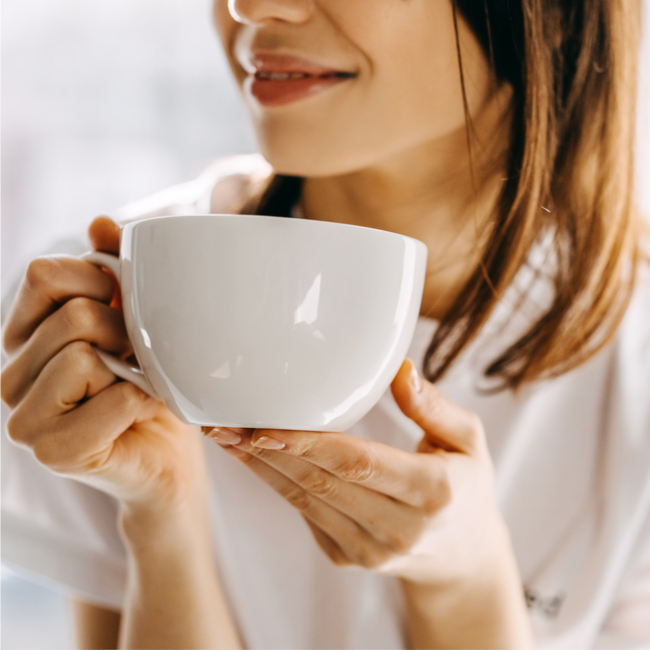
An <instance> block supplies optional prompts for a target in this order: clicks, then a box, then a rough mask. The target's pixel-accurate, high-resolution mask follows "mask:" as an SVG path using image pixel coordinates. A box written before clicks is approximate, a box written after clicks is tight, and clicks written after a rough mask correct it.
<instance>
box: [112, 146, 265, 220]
mask: <svg viewBox="0 0 650 650" xmlns="http://www.w3.org/2000/svg"><path fill="white" fill-rule="evenodd" d="M272 172H273V170H272V168H271V166H270V165H269V164H268V163H267V162H266V160H264V158H263V157H262V156H261V155H260V154H247V155H241V156H229V157H227V158H220V159H218V160H216V161H214V162H213V163H211V164H210V165H209V166H208V167H207V168H206V169H205V170H204V171H203V172H202V173H201V174H200V175H199V176H197V177H196V178H195V179H193V180H190V181H186V182H185V183H180V184H178V185H174V186H172V187H169V188H167V189H165V190H162V191H161V192H157V193H156V194H153V195H152V196H149V197H147V198H145V199H141V200H139V201H135V202H133V203H129V204H128V205H125V206H124V207H122V208H120V209H119V210H117V211H116V212H114V213H113V215H112V216H113V217H114V218H115V219H116V220H117V221H118V222H120V223H128V222H129V221H136V220H139V219H147V218H150V217H162V216H167V215H173V214H178V215H180V214H207V213H237V212H239V211H240V210H241V209H242V207H243V206H244V205H245V204H246V203H247V202H248V201H249V200H250V199H251V198H253V197H254V196H255V195H256V194H258V193H259V192H260V191H262V190H263V189H264V187H265V185H266V183H267V182H268V180H269V178H270V177H271V174H272Z"/></svg>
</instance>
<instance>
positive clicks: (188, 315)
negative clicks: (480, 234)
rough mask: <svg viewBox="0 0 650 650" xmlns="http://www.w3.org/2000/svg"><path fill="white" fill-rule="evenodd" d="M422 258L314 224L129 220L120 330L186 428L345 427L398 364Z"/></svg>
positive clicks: (350, 230) (367, 233) (408, 244)
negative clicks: (124, 328) (123, 325)
mask: <svg viewBox="0 0 650 650" xmlns="http://www.w3.org/2000/svg"><path fill="white" fill-rule="evenodd" d="M426 256H427V252H426V246H425V245H424V244H423V243H422V242H419V241H417V240H414V239H411V238H409V237H404V236H402V235H397V234H394V233H389V232H385V231H381V230H374V229H369V228H360V227H357V226H349V225H343V224H336V223H327V222H319V221H309V220H299V219H289V218H282V217H265V216H247V215H190V216H174V217H158V218H153V219H147V220H144V221H139V222H134V223H131V224H128V225H126V226H125V227H124V229H123V231H122V241H121V251H120V284H121V287H122V294H123V296H122V298H123V305H124V316H125V321H126V326H127V331H128V334H129V337H130V339H131V342H132V344H133V347H134V350H135V355H136V357H137V359H138V362H139V364H140V366H141V368H142V370H143V371H144V374H145V376H146V378H147V379H148V380H149V382H150V383H151V385H152V386H153V387H154V389H155V391H156V392H157V394H158V395H159V396H160V398H161V399H162V400H163V401H164V402H165V403H166V404H167V405H168V406H169V407H170V408H171V409H172V411H174V413H175V414H176V415H177V416H179V417H180V418H181V419H183V420H185V421H186V422H189V423H193V424H199V425H212V426H217V425H220V426H233V427H255V428H279V429H301V430H312V431H344V430H346V429H347V428H349V427H350V426H351V425H352V424H354V423H355V422H357V421H358V420H359V419H360V418H361V417H363V415H365V414H366V413H367V412H368V411H369V410H370V409H371V408H372V406H373V405H374V404H375V403H376V402H377V401H378V399H379V398H380V397H381V395H382V394H383V392H384V391H385V390H386V388H387V387H388V385H389V384H390V382H391V380H392V379H393V377H394V375H395V373H396V372H397V370H398V369H399V366H400V364H401V362H402V360H403V359H404V356H405V354H406V351H407V350H408V346H409V344H410V341H411V338H412V336H413V331H414V329H415V324H416V321H417V318H418V315H419V310H420V302H421V297H422V290H423V286H424V276H425V269H426Z"/></svg>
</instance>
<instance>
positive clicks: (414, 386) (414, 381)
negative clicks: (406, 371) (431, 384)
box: [409, 361, 422, 393]
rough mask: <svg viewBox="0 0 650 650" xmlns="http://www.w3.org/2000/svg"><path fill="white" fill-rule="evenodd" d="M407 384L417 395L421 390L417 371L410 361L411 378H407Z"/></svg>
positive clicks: (420, 381)
mask: <svg viewBox="0 0 650 650" xmlns="http://www.w3.org/2000/svg"><path fill="white" fill-rule="evenodd" d="M409 383H410V384H411V388H412V389H413V390H414V391H415V392H416V393H419V392H420V391H421V390H422V380H421V379H420V375H419V374H418V371H417V369H416V368H415V364H414V363H413V362H412V361H411V376H410V377H409Z"/></svg>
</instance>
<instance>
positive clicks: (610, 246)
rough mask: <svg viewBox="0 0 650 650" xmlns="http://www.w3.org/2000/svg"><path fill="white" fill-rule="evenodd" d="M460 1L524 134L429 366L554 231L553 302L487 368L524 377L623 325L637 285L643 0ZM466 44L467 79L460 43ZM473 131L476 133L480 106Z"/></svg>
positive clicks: (580, 356) (591, 348)
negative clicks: (482, 246) (487, 230)
mask: <svg viewBox="0 0 650 650" xmlns="http://www.w3.org/2000/svg"><path fill="white" fill-rule="evenodd" d="M452 4H453V8H454V18H455V26H456V28H457V24H456V20H457V18H458V16H457V13H459V14H460V16H462V17H463V18H464V19H465V20H466V21H467V23H468V24H469V25H470V27H471V29H472V30H473V32H474V33H475V35H476V37H477V38H478V40H479V41H480V42H481V44H482V45H483V47H484V49H485V51H486V53H487V56H488V57H489V60H490V61H491V64H492V68H493V71H494V74H495V77H496V79H497V80H499V81H507V82H508V83H509V84H510V85H511V86H512V88H513V90H514V93H513V106H512V121H511V129H512V130H511V139H510V143H511V145H510V149H509V154H508V159H507V171H506V175H507V178H506V180H505V182H504V185H503V189H502V191H501V194H500V196H499V198H498V200H497V204H496V208H495V210H494V216H493V219H492V222H491V234H490V236H489V238H488V241H487V244H486V246H485V249H484V251H483V255H482V259H481V261H480V263H479V264H478V265H477V268H476V269H475V271H474V272H473V274H472V275H471V277H470V278H469V280H468V281H467V283H466V284H465V286H464V288H463V290H462V291H461V292H460V293H459V295H458V298H457V299H456V301H455V302H454V304H453V305H452V307H451V308H450V310H449V311H448V313H447V314H446V315H445V316H444V318H443V319H442V320H441V322H440V324H439V327H438V328H437V330H436V332H435V335H434V337H433V340H432V341H431V344H430V346H429V348H428V350H427V353H426V356H425V360H424V370H425V375H426V376H427V378H428V379H429V380H431V381H436V380H438V379H439V378H440V377H442V375H443V374H444V373H445V372H446V371H447V370H448V368H449V367H450V366H451V364H452V363H453V361H454V360H455V359H456V358H457V357H458V355H459V354H460V352H461V351H462V350H463V349H465V348H466V346H467V345H468V344H469V343H470V342H471V341H472V340H473V339H474V338H475V337H476V335H477V334H478V332H479V331H480V329H481V328H482V327H483V325H484V324H485V323H486V321H487V320H488V318H489V316H490V315H491V314H492V312H493V310H494V307H495V306H496V304H497V303H498V301H499V300H500V299H501V297H502V296H503V294H504V292H505V290H506V289H507V288H508V287H510V286H511V285H512V284H513V280H514V278H515V275H516V274H517V272H518V271H520V269H522V268H523V267H524V266H525V265H526V263H527V262H528V259H529V256H530V253H531V250H532V248H533V246H534V244H535V243H536V242H539V240H540V237H541V236H542V235H543V233H546V232H548V233H551V234H552V236H553V243H554V245H553V249H554V268H553V271H552V276H551V278H550V279H551V281H552V285H553V296H552V298H551V301H550V304H549V305H547V307H546V308H545V309H544V310H543V313H541V314H540V315H539V316H538V317H537V319H536V320H535V321H534V322H532V323H531V325H530V327H529V329H528V330H527V331H526V332H525V333H524V334H523V335H521V336H520V337H519V339H518V340H517V341H516V342H515V343H514V344H512V345H511V346H510V347H509V348H508V349H507V350H505V352H503V353H502V354H501V355H500V356H499V357H498V358H497V359H496V360H494V361H493V362H492V363H490V365H489V366H488V368H487V369H486V371H485V372H486V376H488V377H490V378H494V379H497V380H499V381H500V384H501V385H503V386H508V387H511V388H516V387H518V386H520V385H521V384H522V383H524V382H528V381H532V380H535V379H540V378H546V377H552V376H557V375H559V374H561V373H563V372H566V371H567V370H569V369H571V368H574V367H576V366H577V365H579V364H581V363H582V362H584V361H585V360H587V359H588V358H589V357H591V356H592V355H593V354H594V353H595V352H597V351H598V350H599V349H601V348H602V347H603V346H604V345H605V344H606V343H607V342H608V341H610V340H611V338H612V337H613V336H614V334H615V332H616V329H617V327H618V325H619V323H620V321H621V318H622V316H623V314H624V312H625V309H626V307H627V304H628V302H629V299H630V296H631V292H632V289H633V285H634V279H635V269H636V265H637V261H638V259H639V246H640V228H641V220H640V217H639V216H638V214H637V213H636V211H635V208H634V201H633V178H634V136H635V133H634V131H635V129H634V126H635V111H636V84H637V63H638V43H639V38H640V34H639V25H640V17H641V1H640V0H573V1H572V2H566V0H452ZM456 34H457V39H458V31H457V32H456ZM458 58H459V66H460V73H461V75H460V76H461V83H462V80H463V75H462V57H461V50H460V46H459V48H458ZM463 93H464V86H463ZM466 115H467V113H466ZM467 133H468V146H469V147H471V121H470V118H469V115H467ZM470 154H471V150H470ZM287 182H288V183H289V184H288V185H287ZM287 190H288V191H287ZM299 191H300V183H299V179H295V178H293V179H291V178H287V177H281V176H276V177H275V178H274V180H273V181H272V182H271V184H270V185H269V188H268V190H267V192H266V193H265V195H264V197H262V200H261V201H260V203H259V205H258V206H257V212H258V213H265V208H266V207H268V208H273V209H275V210H278V206H275V205H271V204H269V201H271V202H273V201H275V202H276V203H277V202H278V197H279V204H281V212H282V211H284V212H285V213H286V210H285V208H286V206H284V203H287V204H288V203H290V202H291V199H290V197H291V196H292V195H293V196H294V197H297V194H298V193H299ZM281 212H276V214H279V213H281ZM266 213H268V212H266Z"/></svg>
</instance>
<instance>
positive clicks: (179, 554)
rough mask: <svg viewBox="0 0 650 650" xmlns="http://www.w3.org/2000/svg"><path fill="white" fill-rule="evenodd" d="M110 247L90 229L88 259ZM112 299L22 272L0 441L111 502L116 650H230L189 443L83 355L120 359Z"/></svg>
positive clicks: (159, 407)
mask: <svg viewBox="0 0 650 650" xmlns="http://www.w3.org/2000/svg"><path fill="white" fill-rule="evenodd" d="M119 237H120V232H119V228H118V226H117V225H116V224H115V223H113V222H112V221H111V220H110V219H107V218H99V219H96V220H95V221H94V222H93V223H92V225H91V227H90V238H91V240H92V242H93V245H94V248H95V249H99V250H103V251H106V252H109V253H114V254H117V252H118V249H119ZM115 293H116V291H115V283H114V281H113V280H112V279H111V278H110V277H109V275H107V274H106V273H104V272H103V271H101V270H100V269H98V268H97V267H96V266H94V265H93V264H90V263H89V262H86V261H83V260H79V259H76V258H74V257H44V258H40V259H38V260H35V261H34V262H32V264H31V265H30V267H29V269H28V271H27V275H26V278H25V280H24V282H23V284H22V286H21V288H20V290H19V293H18V298H17V300H16V302H15V304H14V306H13V308H12V311H11V313H10V315H9V318H8V321H7V325H6V329H5V336H4V346H5V349H6V351H7V354H8V356H9V361H8V363H7V365H6V367H5V369H4V371H3V373H2V399H3V400H4V401H5V402H6V403H7V404H8V405H9V407H10V408H11V409H12V410H13V413H12V414H11V417H10V419H9V422H8V425H7V428H8V432H9V435H10V437H11V438H12V439H13V440H14V441H15V442H16V443H18V444H20V445H23V446H25V447H27V448H29V449H31V450H32V451H33V453H34V455H35V456H36V458H37V459H38V460H39V461H40V462H41V463H42V464H43V465H45V466H46V467H48V468H49V469H51V470H53V471H54V472H57V473H59V474H63V475H66V476H69V477H72V478H75V479H77V480H79V481H82V482H84V483H87V484H89V485H91V486H93V487H96V488H98V489H99V490H102V491H103V492H106V493H108V494H110V495H112V496H114V497H116V498H117V499H119V501H120V517H119V523H120V528H121V532H122V538H123V540H124V542H125V545H126V549H127V566H128V572H129V579H128V581H127V590H126V594H125V598H124V612H123V616H122V625H121V632H120V636H121V646H126V647H132V648H238V647H241V643H240V641H239V638H238V633H237V630H236V628H235V626H234V623H233V620H232V617H231V615H230V612H229V608H228V605H227V603H226V601H225V598H224V596H223V593H222V591H221V588H220V584H219V579H218V576H217V575H216V571H215V567H214V551H213V547H212V538H211V530H210V524H209V516H208V507H207V491H208V489H207V474H206V470H205V464H204V458H203V450H202V447H201V440H200V437H199V436H197V432H196V430H195V428H194V427H191V426H189V425H186V424H184V423H182V422H180V421H179V420H178V419H177V418H176V417H175V416H174V415H173V414H172V413H171V411H169V409H167V407H166V406H165V405H164V404H162V403H160V402H158V401H156V400H154V399H153V398H151V397H149V396H147V395H145V393H143V392H142V391H141V390H140V389H139V388H136V387H135V386H134V385H133V384H131V383H129V382H123V381H117V378H116V377H115V375H114V374H113V373H112V372H111V371H110V370H109V369H108V368H107V367H106V366H105V365H104V364H103V363H102V361H101V360H100V359H99V357H98V356H97V353H96V352H95V346H97V347H100V348H102V349H104V350H106V351H108V352H112V353H113V354H116V355H119V356H121V357H127V356H129V355H130V354H131V345H130V343H129V340H128V338H127V335H126V331H125V327H124V320H123V318H122V312H121V311H120V310H119V309H118V308H114V307H113V306H112V305H113V304H115V302H116V301H115V300H114V298H116V296H115Z"/></svg>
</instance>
